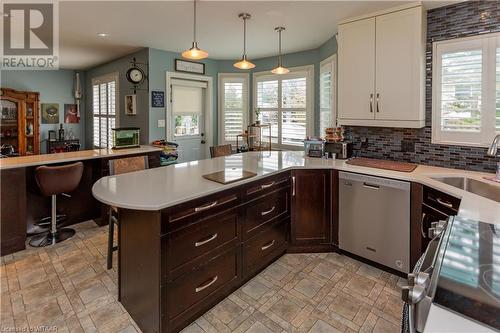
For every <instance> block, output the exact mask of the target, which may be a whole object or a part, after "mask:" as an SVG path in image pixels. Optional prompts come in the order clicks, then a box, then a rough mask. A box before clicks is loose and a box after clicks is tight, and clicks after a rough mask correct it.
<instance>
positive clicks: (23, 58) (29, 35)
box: [1, 1, 59, 70]
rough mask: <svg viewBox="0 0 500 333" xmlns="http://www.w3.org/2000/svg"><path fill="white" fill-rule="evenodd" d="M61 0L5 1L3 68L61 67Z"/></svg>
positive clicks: (3, 11) (3, 6)
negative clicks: (59, 18) (59, 8)
mask: <svg viewBox="0 0 500 333" xmlns="http://www.w3.org/2000/svg"><path fill="white" fill-rule="evenodd" d="M57 9H58V7H57V1H49V2H48V1H45V2H36V3H27V2H21V1H15V2H14V1H13V2H7V1H3V5H2V13H3V15H2V18H3V25H2V28H3V29H2V30H3V33H2V35H3V43H2V62H1V64H2V69H3V70H6V69H16V70H20V69H24V70H26V69H58V67H59V66H58V65H59V61H58V59H59V58H58V53H59V25H58V21H59V20H58V14H59V13H58V10H57Z"/></svg>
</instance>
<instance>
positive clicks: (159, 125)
mask: <svg viewBox="0 0 500 333" xmlns="http://www.w3.org/2000/svg"><path fill="white" fill-rule="evenodd" d="M162 127H165V119H158V128H162Z"/></svg>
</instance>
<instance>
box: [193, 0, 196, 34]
mask: <svg viewBox="0 0 500 333" xmlns="http://www.w3.org/2000/svg"><path fill="white" fill-rule="evenodd" d="M193 42H195V43H196V0H194V22H193Z"/></svg>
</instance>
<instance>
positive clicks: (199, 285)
mask: <svg viewBox="0 0 500 333" xmlns="http://www.w3.org/2000/svg"><path fill="white" fill-rule="evenodd" d="M238 269H239V267H238V250H237V248H234V249H232V250H230V251H227V252H224V253H222V254H220V255H218V256H216V257H213V258H211V259H210V260H207V261H206V262H205V263H203V265H200V266H198V267H195V268H194V269H193V270H192V271H190V272H188V273H187V274H185V275H182V276H180V277H179V278H177V279H176V280H174V281H172V282H170V283H168V284H167V285H166V288H164V291H163V293H164V294H163V295H162V298H163V299H164V300H165V298H166V302H167V309H166V310H167V313H166V316H167V318H169V319H171V320H174V319H175V317H178V316H181V315H183V314H185V313H186V312H188V311H192V308H193V307H195V306H196V305H198V304H200V303H202V302H203V301H204V300H206V299H207V298H208V299H211V298H212V297H217V292H218V291H219V290H221V289H224V288H225V287H228V285H229V284H231V282H234V281H236V280H237V279H238V277H239V276H238Z"/></svg>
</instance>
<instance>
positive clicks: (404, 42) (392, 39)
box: [375, 7, 424, 121]
mask: <svg viewBox="0 0 500 333" xmlns="http://www.w3.org/2000/svg"><path fill="white" fill-rule="evenodd" d="M422 15H423V14H422V7H416V8H411V9H407V10H402V11H399V12H395V13H390V14H385V15H382V16H378V17H377V18H376V21H377V34H376V35H377V37H376V40H377V46H376V95H375V119H382V120H395V121H397V120H418V119H419V115H420V112H419V109H420V107H421V106H422V101H423V98H422V97H423V96H422V95H421V94H422V92H423V89H422V87H421V84H422V80H421V76H422V75H423V71H424V67H423V66H424V65H423V64H424V62H423V61H422V60H423V57H424V50H423V48H422V45H424V44H423V42H422V41H423V38H424V37H423V32H422Z"/></svg>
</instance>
